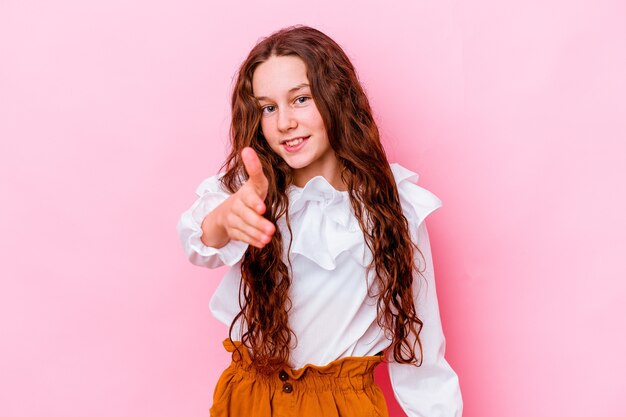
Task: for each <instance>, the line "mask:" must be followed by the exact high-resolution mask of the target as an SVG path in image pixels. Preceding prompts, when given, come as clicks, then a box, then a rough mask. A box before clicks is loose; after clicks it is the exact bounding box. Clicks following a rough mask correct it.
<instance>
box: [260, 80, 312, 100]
mask: <svg viewBox="0 0 626 417" xmlns="http://www.w3.org/2000/svg"><path fill="white" fill-rule="evenodd" d="M305 87H309V85H308V84H307V83H302V84H298V85H297V86H295V87H294V88H292V89H290V90H289V91H288V93H289V94H291V93H294V92H296V91H298V90H301V89H303V88H305ZM255 98H256V99H257V100H259V101H261V100H267V101H271V99H270V98H268V97H265V96H259V97H255Z"/></svg>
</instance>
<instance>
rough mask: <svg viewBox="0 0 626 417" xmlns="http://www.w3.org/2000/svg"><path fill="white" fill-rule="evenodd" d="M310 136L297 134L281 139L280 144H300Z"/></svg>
mask: <svg viewBox="0 0 626 417" xmlns="http://www.w3.org/2000/svg"><path fill="white" fill-rule="evenodd" d="M309 137H310V136H298V137H297V138H292V139H285V140H281V141H280V144H281V145H286V146H291V147H293V146H298V145H299V144H301V143H302V142H304V141H305V140H307V139H308V138H309Z"/></svg>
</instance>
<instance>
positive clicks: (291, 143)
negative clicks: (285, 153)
mask: <svg viewBox="0 0 626 417" xmlns="http://www.w3.org/2000/svg"><path fill="white" fill-rule="evenodd" d="M303 141H304V139H303V138H298V139H294V140H290V141H289V142H285V145H287V146H296V145H299V144H301V143H302V142H303Z"/></svg>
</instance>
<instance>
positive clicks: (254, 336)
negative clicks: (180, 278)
mask: <svg viewBox="0 0 626 417" xmlns="http://www.w3.org/2000/svg"><path fill="white" fill-rule="evenodd" d="M273 55H275V56H289V55H290V56H297V57H299V58H301V59H302V61H304V63H305V65H306V68H307V77H308V80H309V84H310V87H311V93H312V96H313V99H314V100H315V104H316V106H317V108H318V110H319V112H320V114H321V116H322V119H323V121H324V126H325V128H326V132H327V135H328V139H329V141H330V146H331V147H332V149H333V150H334V151H335V153H336V155H337V158H338V160H339V162H340V163H341V164H342V165H343V171H342V174H341V176H342V180H343V181H344V183H345V184H346V186H347V187H348V192H349V196H350V203H351V206H352V209H353V211H354V214H355V216H356V218H357V219H358V221H359V224H360V226H361V230H363V232H364V237H365V242H366V244H367V246H368V248H369V250H370V251H371V252H372V254H373V261H372V264H370V265H369V267H368V270H367V271H368V273H369V272H371V271H372V270H374V271H375V276H376V279H375V282H374V284H375V285H373V286H372V288H377V290H375V293H374V291H371V290H370V296H372V297H377V299H378V302H377V312H378V313H377V321H378V325H379V326H381V327H382V328H383V329H384V330H385V335H386V336H387V337H389V338H390V339H391V346H390V349H391V350H392V351H393V357H394V359H395V361H397V362H401V363H417V364H421V357H422V345H421V342H420V339H419V333H420V331H421V328H422V321H421V320H420V319H419V318H418V317H417V314H416V311H415V305H414V302H413V291H412V282H413V272H414V270H415V263H414V253H415V250H417V248H416V247H415V246H414V244H413V243H412V241H411V236H410V233H409V227H408V223H407V220H406V218H405V216H404V215H403V213H402V207H401V206H400V198H399V195H398V190H397V188H396V184H395V181H394V177H393V174H392V172H391V168H390V167H389V164H388V162H387V157H386V155H385V151H384V149H383V147H382V144H381V142H380V137H379V132H378V127H377V126H376V123H375V122H374V119H373V117H372V111H371V108H370V105H369V101H368V99H367V96H366V95H365V92H364V91H363V88H362V87H361V84H360V83H359V80H358V78H357V75H356V72H355V70H354V67H353V66H352V63H351V62H350V60H349V59H348V57H347V56H346V54H345V52H344V51H343V50H342V49H341V47H340V46H339V45H338V44H337V43H335V41H333V40H332V39H331V38H329V37H328V36H327V35H325V34H323V33H322V32H320V31H318V30H316V29H313V28H310V27H306V26H294V27H289V28H285V29H282V30H280V31H278V32H276V33H274V34H272V35H271V36H269V37H267V38H265V39H263V40H261V41H260V42H259V43H258V44H257V45H256V46H255V47H254V48H253V49H252V51H251V52H250V54H249V55H248V57H247V59H246V60H245V61H244V63H243V64H242V65H241V68H240V69H239V74H238V78H237V81H236V84H235V87H234V90H233V95H232V103H231V104H232V122H231V129H230V135H231V141H232V150H231V153H230V155H229V156H228V158H227V160H226V162H225V163H224V167H223V168H225V174H224V176H223V177H222V184H223V185H224V187H225V188H226V189H228V190H229V191H230V192H235V191H236V190H237V189H238V188H239V187H240V186H241V185H242V184H243V182H244V181H245V180H246V173H245V170H244V169H243V163H242V161H241V156H240V153H241V150H242V149H243V148H244V147H246V146H250V147H252V148H253V149H254V150H255V151H256V152H257V154H258V155H259V159H260V160H261V164H262V166H263V171H264V172H265V175H266V176H267V178H268V181H269V192H268V194H267V198H266V200H265V203H266V206H267V211H266V213H265V217H266V218H267V219H269V220H270V221H271V222H273V223H276V220H277V219H278V218H280V217H281V216H286V221H287V225H288V229H289V233H290V234H291V228H290V227H289V213H288V212H287V208H288V197H287V194H286V189H287V187H288V185H289V184H291V181H292V177H291V169H290V167H289V166H288V165H287V164H286V163H285V162H284V161H283V160H282V158H280V157H279V156H278V155H276V154H275V153H274V152H273V151H272V150H271V149H270V147H269V145H268V143H267V141H266V140H265V139H264V138H263V136H262V135H261V130H260V120H261V109H260V106H259V104H258V102H257V100H256V99H255V98H254V95H253V91H252V76H253V74H254V71H255V69H256V67H257V66H258V65H259V64H261V63H262V62H264V61H266V60H267V59H268V58H269V57H271V56H273ZM283 239H284V236H282V235H281V233H280V230H278V229H277V230H276V233H275V234H274V237H273V239H272V240H271V242H270V243H268V244H267V245H266V246H265V247H264V248H263V249H257V248H255V247H252V246H250V247H249V248H248V250H247V251H246V253H245V255H244V258H243V260H242V264H241V275H242V280H241V288H240V290H241V296H240V306H241V311H240V313H239V314H238V315H237V316H236V317H235V319H234V320H233V324H232V325H231V328H230V332H229V335H230V336H229V337H231V339H232V331H233V327H234V324H235V323H236V322H237V321H238V320H240V319H243V321H244V322H245V328H244V333H243V334H242V335H241V336H242V337H241V341H242V342H243V344H244V346H246V347H248V348H249V349H250V350H251V353H252V358H253V364H254V366H255V367H256V368H257V370H258V371H260V372H263V373H271V372H275V371H276V370H278V369H279V367H282V366H286V365H287V364H288V361H289V351H290V347H291V346H292V342H293V341H294V339H295V337H294V334H293V332H292V331H291V329H290V328H289V325H288V313H289V309H290V305H291V304H290V300H289V295H288V293H289V287H290V285H291V278H290V274H289V268H288V267H287V265H285V263H284V262H282V259H283V245H282V241H283ZM289 239H291V236H289ZM363 279H366V278H365V277H364V278H363ZM411 334H412V335H413V336H414V339H413V342H411V340H410V339H409V336H410V335H411ZM416 346H418V347H419V353H420V354H419V355H416V352H415V351H416V349H415V348H416Z"/></svg>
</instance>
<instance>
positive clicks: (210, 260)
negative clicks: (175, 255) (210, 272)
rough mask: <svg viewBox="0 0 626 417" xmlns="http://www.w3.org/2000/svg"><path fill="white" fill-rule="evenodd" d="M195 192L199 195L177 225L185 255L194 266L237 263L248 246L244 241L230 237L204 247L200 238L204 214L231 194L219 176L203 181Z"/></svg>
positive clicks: (218, 265)
mask: <svg viewBox="0 0 626 417" xmlns="http://www.w3.org/2000/svg"><path fill="white" fill-rule="evenodd" d="M196 194H197V195H198V197H199V198H198V199H197V200H196V201H195V202H194V203H193V205H192V206H191V207H190V208H189V209H188V210H187V211H185V212H184V213H183V214H182V215H181V216H180V219H179V221H178V224H177V226H176V229H177V231H178V235H179V236H180V240H181V243H182V244H183V248H184V249H185V252H186V253H187V257H188V258H189V260H190V261H191V263H193V264H194V265H198V266H204V267H207V268H217V267H220V266H223V265H229V266H232V265H234V264H236V263H237V262H239V261H240V260H241V258H242V257H243V255H244V253H245V252H246V250H247V249H248V244H247V243H244V242H240V241H237V240H231V241H230V242H228V243H227V244H226V245H225V246H223V247H221V248H219V249H218V248H213V247H210V246H206V245H205V244H204V243H202V240H201V239H200V238H201V237H202V221H203V220H204V218H205V217H206V215H207V214H209V213H210V212H211V211H212V210H213V209H215V208H216V207H217V206H219V205H220V204H221V203H222V202H224V200H226V199H227V198H228V196H229V195H230V194H229V193H228V192H226V191H225V190H224V189H223V188H222V186H221V183H220V180H219V175H215V176H212V177H209V178H207V179H206V180H204V181H203V182H202V183H201V184H200V186H198V189H197V190H196Z"/></svg>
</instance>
